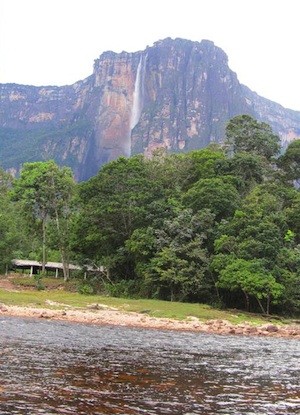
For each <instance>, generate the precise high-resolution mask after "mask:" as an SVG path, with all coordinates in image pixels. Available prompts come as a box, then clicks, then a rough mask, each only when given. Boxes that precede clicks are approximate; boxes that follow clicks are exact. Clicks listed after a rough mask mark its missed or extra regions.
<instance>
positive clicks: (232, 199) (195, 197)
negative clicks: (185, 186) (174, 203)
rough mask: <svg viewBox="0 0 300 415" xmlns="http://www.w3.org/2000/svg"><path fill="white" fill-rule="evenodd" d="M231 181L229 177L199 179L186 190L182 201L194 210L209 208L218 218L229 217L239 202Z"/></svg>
mask: <svg viewBox="0 0 300 415" xmlns="http://www.w3.org/2000/svg"><path fill="white" fill-rule="evenodd" d="M232 181H233V180H231V178H229V177H224V178H219V177H214V178H210V179H200V180H198V181H197V182H196V183H195V184H194V185H193V186H192V187H191V188H190V189H189V190H188V191H187V193H186V194H185V196H184V199H183V200H184V203H185V205H186V206H188V207H190V208H192V209H193V211H194V212H197V211H200V210H201V209H210V210H211V211H212V212H213V213H214V214H215V215H216V218H217V219H218V220H221V219H224V218H227V217H230V216H232V215H233V213H234V211H235V210H236V209H237V208H238V206H239V202H240V197H239V194H238V191H237V189H236V187H235V186H234V184H232Z"/></svg>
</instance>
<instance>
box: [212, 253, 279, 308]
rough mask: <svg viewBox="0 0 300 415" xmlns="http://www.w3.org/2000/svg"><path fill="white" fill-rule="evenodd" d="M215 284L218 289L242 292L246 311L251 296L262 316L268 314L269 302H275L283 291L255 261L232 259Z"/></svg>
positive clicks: (259, 263)
mask: <svg viewBox="0 0 300 415" xmlns="http://www.w3.org/2000/svg"><path fill="white" fill-rule="evenodd" d="M217 284H218V286H219V287H220V288H226V289H228V290H230V291H236V290H240V291H242V292H243V293H244V296H245V300H246V308H247V310H248V311H249V296H250V295H253V296H254V297H255V298H256V300H257V302H258V304H259V306H260V309H261V311H262V312H263V313H264V314H269V313H270V304H271V302H276V301H277V300H278V298H279V297H280V296H281V295H282V293H283V290H284V287H283V286H282V285H281V284H279V283H278V282H276V280H275V278H274V277H273V276H272V275H271V274H270V273H268V272H267V270H266V269H264V267H263V265H262V263H261V262H260V261H257V260H248V261H247V260H244V259H234V260H233V261H231V262H230V263H229V264H228V265H227V266H226V267H225V268H223V269H222V270H220V277H219V281H218V283H217ZM263 300H265V301H266V305H264V304H263Z"/></svg>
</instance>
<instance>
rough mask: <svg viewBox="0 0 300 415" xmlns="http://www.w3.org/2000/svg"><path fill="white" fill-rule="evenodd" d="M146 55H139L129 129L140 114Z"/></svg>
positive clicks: (133, 125) (137, 120)
mask: <svg viewBox="0 0 300 415" xmlns="http://www.w3.org/2000/svg"><path fill="white" fill-rule="evenodd" d="M146 59H147V57H146V56H145V57H144V56H143V55H141V57H140V61H139V64H138V67H137V72H136V78H135V84H134V92H133V104H132V111H131V119H130V129H131V130H133V129H134V127H135V126H136V125H137V123H138V122H139V120H140V116H141V113H142V109H143V98H144V79H145V67H146Z"/></svg>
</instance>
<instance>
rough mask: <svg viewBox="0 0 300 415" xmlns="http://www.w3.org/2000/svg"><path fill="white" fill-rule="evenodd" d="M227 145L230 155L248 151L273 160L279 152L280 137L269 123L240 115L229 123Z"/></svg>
mask: <svg viewBox="0 0 300 415" xmlns="http://www.w3.org/2000/svg"><path fill="white" fill-rule="evenodd" d="M225 145H226V147H227V150H228V153H229V155H230V156H232V155H233V154H236V153H240V152H246V153H251V154H256V155H260V156H263V157H265V158H266V159H267V160H271V158H272V157H274V156H276V155H277V154H278V153H279V150H280V139H279V137H278V136H277V135H276V134H274V133H273V131H272V129H271V127H270V126H269V125H268V124H266V123H264V122H258V121H256V120H255V119H254V118H252V117H250V115H238V116H236V117H234V118H232V119H231V120H230V121H229V122H228V124H227V127H226V140H225Z"/></svg>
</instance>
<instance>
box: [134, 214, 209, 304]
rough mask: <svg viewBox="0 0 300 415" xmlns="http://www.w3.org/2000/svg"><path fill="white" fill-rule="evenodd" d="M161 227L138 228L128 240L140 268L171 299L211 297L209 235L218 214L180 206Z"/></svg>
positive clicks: (137, 268)
mask: <svg viewBox="0 0 300 415" xmlns="http://www.w3.org/2000/svg"><path fill="white" fill-rule="evenodd" d="M174 213H175V214H174V216H173V217H172V218H168V219H165V220H164V221H163V224H162V225H161V226H160V227H159V228H154V227H153V226H149V227H148V228H146V229H137V230H136V231H135V232H134V233H133V235H132V237H131V239H130V240H129V241H127V244H126V246H127V248H128V250H129V251H130V252H131V253H132V254H133V256H134V258H135V262H136V272H137V274H138V276H139V278H141V279H144V280H145V282H146V284H147V285H148V286H150V287H154V288H155V289H156V292H157V293H158V294H159V295H160V296H161V297H163V298H168V299H171V300H175V299H177V300H183V299H187V298H189V299H195V298H198V299H200V298H202V299H204V298H206V299H207V298H208V296H210V294H209V292H210V290H211V287H212V282H211V281H210V279H209V276H208V271H209V270H208V265H209V254H208V250H207V239H208V238H209V235H210V234H211V233H212V228H213V224H214V215H213V214H212V213H211V212H210V211H209V210H207V209H206V210H203V211H202V212H199V213H197V214H193V212H192V210H191V209H184V208H182V209H177V210H176V212H174Z"/></svg>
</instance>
